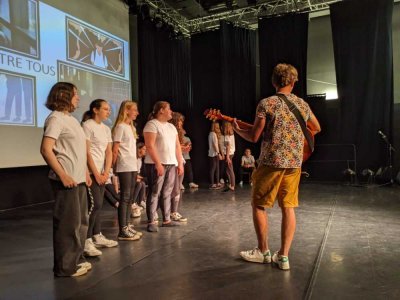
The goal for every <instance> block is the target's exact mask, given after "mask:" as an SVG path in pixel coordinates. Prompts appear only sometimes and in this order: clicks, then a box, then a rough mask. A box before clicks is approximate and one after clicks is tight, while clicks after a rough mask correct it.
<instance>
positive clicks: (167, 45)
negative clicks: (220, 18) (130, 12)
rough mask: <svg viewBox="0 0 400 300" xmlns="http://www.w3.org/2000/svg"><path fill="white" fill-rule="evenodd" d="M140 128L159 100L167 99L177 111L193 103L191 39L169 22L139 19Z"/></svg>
mask: <svg viewBox="0 0 400 300" xmlns="http://www.w3.org/2000/svg"><path fill="white" fill-rule="evenodd" d="M138 48H139V112H140V117H139V122H138V123H139V124H138V126H139V128H141V127H142V126H143V125H144V123H145V121H146V120H147V116H148V114H149V113H150V112H151V110H152V108H153V105H154V103H155V102H157V101H160V100H165V101H168V102H170V103H171V108H172V109H173V110H174V111H180V112H182V113H184V114H185V113H186V112H187V111H188V109H189V108H190V107H191V106H192V105H193V99H192V91H191V82H190V73H191V71H190V39H187V38H182V37H180V38H179V39H178V38H177V36H176V35H175V34H174V32H173V29H172V28H171V27H170V26H167V25H166V24H163V25H162V26H161V27H160V24H158V25H157V26H156V24H155V23H153V22H152V21H151V20H149V19H147V18H141V17H139V18H138Z"/></svg>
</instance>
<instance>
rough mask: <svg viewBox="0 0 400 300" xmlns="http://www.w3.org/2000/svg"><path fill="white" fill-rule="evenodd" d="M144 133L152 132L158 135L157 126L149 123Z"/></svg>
mask: <svg viewBox="0 0 400 300" xmlns="http://www.w3.org/2000/svg"><path fill="white" fill-rule="evenodd" d="M143 132H151V133H157V132H158V130H157V126H156V124H155V123H154V122H152V121H149V122H147V123H146V126H144V129H143Z"/></svg>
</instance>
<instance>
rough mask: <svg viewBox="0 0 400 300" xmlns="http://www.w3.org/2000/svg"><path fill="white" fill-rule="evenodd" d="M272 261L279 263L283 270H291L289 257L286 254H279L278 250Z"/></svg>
mask: <svg viewBox="0 0 400 300" xmlns="http://www.w3.org/2000/svg"><path fill="white" fill-rule="evenodd" d="M272 261H273V262H274V264H277V265H278V267H279V269H281V270H289V269H290V265H289V257H287V256H284V255H279V253H278V251H276V252H275V253H274V255H272Z"/></svg>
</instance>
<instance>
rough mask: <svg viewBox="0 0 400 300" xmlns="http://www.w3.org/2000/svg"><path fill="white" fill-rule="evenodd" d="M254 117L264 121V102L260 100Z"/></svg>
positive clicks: (265, 116) (265, 115) (265, 110)
mask: <svg viewBox="0 0 400 300" xmlns="http://www.w3.org/2000/svg"><path fill="white" fill-rule="evenodd" d="M256 117H257V118H260V119H266V118H267V109H266V102H265V100H261V101H260V102H259V103H258V105H257V109H256Z"/></svg>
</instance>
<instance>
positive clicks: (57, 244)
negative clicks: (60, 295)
mask: <svg viewBox="0 0 400 300" xmlns="http://www.w3.org/2000/svg"><path fill="white" fill-rule="evenodd" d="M50 182H51V185H52V188H53V192H54V199H55V203H54V212H53V250H54V268H53V271H54V274H55V275H56V276H70V275H72V274H74V273H75V272H76V271H77V269H78V266H77V264H78V262H79V260H80V258H81V256H82V254H83V248H84V246H85V240H86V235H87V230H88V222H89V218H88V202H87V189H86V185H85V184H84V183H81V184H79V185H78V186H77V187H74V188H71V189H70V188H65V187H64V186H63V185H62V183H61V182H60V181H55V180H50Z"/></svg>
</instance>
